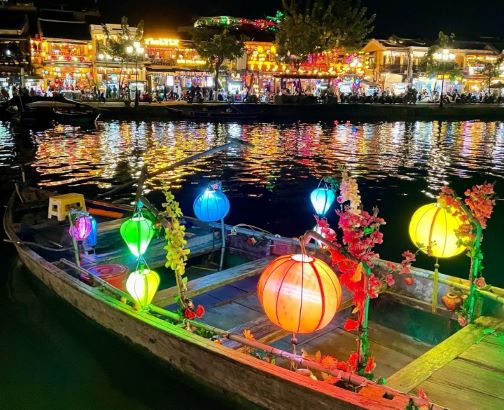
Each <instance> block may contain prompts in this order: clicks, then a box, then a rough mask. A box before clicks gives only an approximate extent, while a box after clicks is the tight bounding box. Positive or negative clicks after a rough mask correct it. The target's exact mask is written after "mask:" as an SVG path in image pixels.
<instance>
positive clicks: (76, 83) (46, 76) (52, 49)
mask: <svg viewBox="0 0 504 410" xmlns="http://www.w3.org/2000/svg"><path fill="white" fill-rule="evenodd" d="M37 28H38V33H37V35H35V36H34V37H33V38H32V39H31V58H32V66H33V70H34V73H35V74H38V75H39V76H41V78H42V80H43V82H42V91H43V92H46V91H47V90H49V91H51V92H53V91H62V90H81V91H88V92H89V91H90V90H91V89H92V88H93V86H94V79H93V45H92V42H91V34H90V32H89V24H88V22H87V21H86V20H82V19H78V18H77V16H76V15H75V13H73V12H71V11H63V10H48V9H44V10H41V11H40V13H39V17H38V19H37Z"/></svg>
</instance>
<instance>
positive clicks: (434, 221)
mask: <svg viewBox="0 0 504 410" xmlns="http://www.w3.org/2000/svg"><path fill="white" fill-rule="evenodd" d="M461 224H462V222H461V220H460V219H459V218H457V217H455V216H453V215H452V214H451V213H450V212H448V210H447V209H446V208H442V207H440V206H439V205H438V204H437V203H432V204H428V205H424V206H421V207H420V208H418V209H417V210H416V211H415V213H414V214H413V216H412V217H411V221H410V224H409V234H410V238H411V240H412V241H413V243H414V244H415V246H416V247H417V248H419V249H420V250H421V251H422V252H424V253H426V254H429V255H431V256H434V257H436V258H450V257H452V256H456V255H459V254H460V253H462V252H464V250H465V247H464V246H462V245H460V244H459V238H458V237H457V235H456V233H455V231H456V230H457V229H458V228H459V227H460V225H461Z"/></svg>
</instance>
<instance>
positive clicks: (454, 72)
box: [419, 31, 461, 79]
mask: <svg viewBox="0 0 504 410" xmlns="http://www.w3.org/2000/svg"><path fill="white" fill-rule="evenodd" d="M454 40H455V34H453V33H452V34H450V35H447V34H445V33H443V32H442V31H440V32H439V34H438V38H437V40H436V42H435V43H434V44H433V45H432V46H431V47H429V49H428V50H427V53H426V54H425V56H424V58H423V59H422V61H421V62H420V64H419V69H420V71H421V72H422V73H424V74H425V75H426V76H427V77H437V76H438V75H445V76H446V77H447V78H450V79H455V77H457V76H460V74H461V72H460V68H459V67H458V66H457V63H456V62H455V61H439V60H436V59H435V58H434V55H435V54H436V53H437V52H439V51H440V50H443V49H450V48H451V47H453V42H454Z"/></svg>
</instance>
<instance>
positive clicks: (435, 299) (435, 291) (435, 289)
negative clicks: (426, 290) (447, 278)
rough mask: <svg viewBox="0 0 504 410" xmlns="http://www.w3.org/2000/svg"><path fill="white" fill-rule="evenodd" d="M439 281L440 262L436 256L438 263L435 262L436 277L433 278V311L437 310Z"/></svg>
mask: <svg viewBox="0 0 504 410" xmlns="http://www.w3.org/2000/svg"><path fill="white" fill-rule="evenodd" d="M438 283H439V264H438V259H437V258H436V263H435V264H434V277H433V280H432V313H436V312H437V306H438V287H439V285H438Z"/></svg>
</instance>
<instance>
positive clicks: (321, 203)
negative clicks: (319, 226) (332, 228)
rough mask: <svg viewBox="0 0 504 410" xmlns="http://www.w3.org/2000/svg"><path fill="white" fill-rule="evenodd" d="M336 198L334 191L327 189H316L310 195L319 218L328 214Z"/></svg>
mask: <svg viewBox="0 0 504 410" xmlns="http://www.w3.org/2000/svg"><path fill="white" fill-rule="evenodd" d="M335 198H336V195H334V191H333V190H332V189H329V188H327V187H323V188H316V189H314V190H313V191H312V193H311V195H310V200H311V203H312V205H313V208H314V209H315V212H316V213H317V215H319V216H324V215H325V214H326V213H327V211H328V210H329V208H330V207H331V205H332V204H333V202H334V199H335Z"/></svg>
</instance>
